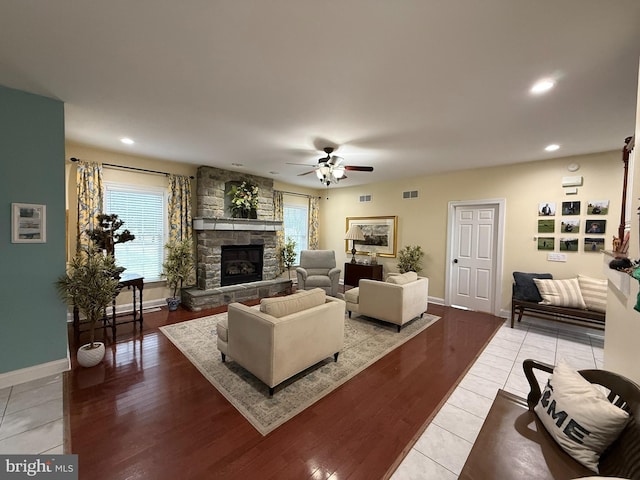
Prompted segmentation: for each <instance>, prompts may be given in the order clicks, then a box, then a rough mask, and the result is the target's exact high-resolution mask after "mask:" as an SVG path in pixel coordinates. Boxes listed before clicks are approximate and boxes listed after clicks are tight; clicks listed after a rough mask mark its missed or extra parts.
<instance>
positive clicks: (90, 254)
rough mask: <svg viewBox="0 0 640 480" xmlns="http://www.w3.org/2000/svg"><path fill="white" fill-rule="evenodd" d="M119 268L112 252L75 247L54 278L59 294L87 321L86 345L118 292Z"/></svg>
mask: <svg viewBox="0 0 640 480" xmlns="http://www.w3.org/2000/svg"><path fill="white" fill-rule="evenodd" d="M123 270H124V268H122V267H118V266H116V261H115V258H114V257H113V255H109V254H106V255H105V254H104V253H103V252H102V251H101V250H100V249H98V248H96V247H95V246H90V247H88V248H85V249H81V250H79V251H78V253H77V254H76V256H75V257H74V258H73V259H72V260H71V263H70V264H69V267H68V270H67V272H66V273H65V274H64V275H62V276H61V277H59V278H58V280H56V283H55V285H56V288H57V290H58V293H59V294H60V297H61V298H62V299H63V300H64V301H65V302H67V304H69V305H72V306H75V307H77V308H78V310H79V311H80V312H82V313H83V314H84V315H85V317H86V319H87V320H88V321H89V336H90V337H89V338H90V345H91V346H90V348H94V342H95V326H96V322H98V320H100V319H101V318H102V316H103V315H104V311H105V309H106V308H107V307H108V306H109V305H110V304H111V302H113V299H114V298H115V296H116V295H117V294H118V277H119V276H120V273H122V271H123Z"/></svg>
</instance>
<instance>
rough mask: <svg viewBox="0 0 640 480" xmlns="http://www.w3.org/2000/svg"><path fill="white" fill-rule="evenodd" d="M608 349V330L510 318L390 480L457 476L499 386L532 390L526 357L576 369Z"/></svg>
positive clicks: (598, 360)
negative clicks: (516, 322) (563, 363)
mask: <svg viewBox="0 0 640 480" xmlns="http://www.w3.org/2000/svg"><path fill="white" fill-rule="evenodd" d="M603 347H604V332H600V331H597V330H593V329H590V328H581V327H574V326H572V325H564V324H557V325H555V324H553V323H552V322H544V321H537V320H536V319H523V321H522V324H521V325H518V326H517V327H516V328H514V329H512V328H510V326H509V323H507V322H505V324H504V325H503V326H502V328H500V330H499V331H498V332H497V333H496V335H495V337H494V338H493V339H492V340H491V342H490V343H489V345H487V347H486V348H485V350H484V351H483V352H482V354H481V355H480V356H479V357H478V360H477V361H476V363H474V364H473V366H472V367H471V369H470V370H469V372H468V373H467V375H466V376H465V377H464V378H463V379H462V381H461V382H460V384H459V385H458V387H457V388H456V390H454V392H453V393H452V394H451V396H450V397H449V399H448V400H447V402H446V403H445V404H444V405H443V406H442V408H441V409H440V411H439V412H438V413H437V414H436V416H435V418H434V419H433V421H432V422H431V424H430V425H429V426H428V427H427V429H426V430H425V432H424V433H423V434H422V436H421V437H420V439H419V440H418V441H417V442H416V444H415V445H414V446H413V448H412V449H411V451H410V452H409V454H408V455H407V456H406V457H405V459H404V461H403V462H402V463H401V464H400V466H399V467H398V469H397V470H396V471H395V473H394V474H393V476H392V477H391V480H418V479H419V480H425V479H438V480H450V479H456V478H458V474H459V473H460V471H461V470H462V467H463V465H464V462H465V461H466V459H467V456H468V455H469V452H470V451H471V447H472V446H473V442H475V439H476V437H477V435H478V432H479V431H480V428H481V427H482V422H483V421H484V418H485V417H486V415H487V413H489V409H490V408H491V404H492V403H493V399H494V397H495V395H496V392H497V390H498V389H499V388H502V389H503V390H506V391H509V392H512V393H515V394H517V395H519V396H522V397H526V396H527V394H528V393H529V387H528V385H529V384H528V383H527V379H526V378H525V376H524V372H523V370H522V362H523V360H525V359H527V358H533V359H536V360H541V361H543V362H547V363H550V364H555V363H557V362H559V361H560V360H561V359H564V360H565V361H566V362H567V363H568V364H569V365H571V366H572V367H574V368H576V369H585V368H603V355H604V350H603ZM538 373H539V372H538ZM536 377H537V378H538V381H539V383H540V384H541V386H543V385H544V383H546V378H547V375H546V374H542V373H541V374H539V375H538V374H536Z"/></svg>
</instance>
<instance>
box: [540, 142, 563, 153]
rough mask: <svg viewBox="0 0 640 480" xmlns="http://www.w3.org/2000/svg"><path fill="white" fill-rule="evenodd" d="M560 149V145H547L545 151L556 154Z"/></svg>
mask: <svg viewBox="0 0 640 480" xmlns="http://www.w3.org/2000/svg"><path fill="white" fill-rule="evenodd" d="M559 148H560V145H556V144H555V143H552V144H551V145H547V146H546V147H544V149H545V150H546V151H547V152H555V151H556V150H558V149H559Z"/></svg>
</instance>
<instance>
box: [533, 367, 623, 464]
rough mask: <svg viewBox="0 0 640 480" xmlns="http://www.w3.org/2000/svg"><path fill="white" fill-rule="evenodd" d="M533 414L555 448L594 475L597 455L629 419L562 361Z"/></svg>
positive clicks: (616, 435)
mask: <svg viewBox="0 0 640 480" xmlns="http://www.w3.org/2000/svg"><path fill="white" fill-rule="evenodd" d="M534 412H535V413H536V414H537V415H538V417H539V418H540V421H541V422H542V424H543V425H544V427H545V428H546V429H547V431H548V432H549V434H551V436H552V437H553V438H554V439H555V440H556V442H558V445H560V447H562V449H563V450H564V451H565V452H567V453H568V454H569V455H571V456H572V457H573V458H575V459H576V460H577V461H578V462H580V463H581V464H583V465H584V466H585V467H587V468H588V469H590V470H593V471H594V472H598V461H599V459H600V455H601V454H602V452H604V451H605V450H606V448H607V447H608V446H609V445H611V443H613V441H614V440H615V439H616V438H618V435H620V433H621V432H622V430H623V429H624V427H625V425H626V423H627V420H628V419H629V414H628V413H627V412H625V411H624V410H622V409H621V408H618V407H616V406H615V405H613V404H612V403H611V402H609V400H607V397H606V396H605V395H604V394H603V393H602V392H601V391H600V390H598V388H596V386H595V385H593V384H591V383H590V382H588V381H587V380H585V379H584V378H583V377H582V375H580V374H579V373H578V372H576V371H575V370H573V369H572V368H571V367H570V366H569V365H567V364H566V363H564V362H562V361H561V362H560V363H559V364H558V365H557V366H556V367H555V368H554V369H553V375H551V376H550V377H549V380H548V382H547V386H546V388H545V389H544V392H542V397H540V401H539V402H538V404H537V405H536V406H535V407H534Z"/></svg>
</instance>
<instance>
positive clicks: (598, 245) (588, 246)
mask: <svg viewBox="0 0 640 480" xmlns="http://www.w3.org/2000/svg"><path fill="white" fill-rule="evenodd" d="M600 250H604V238H602V237H600V238H594V237H585V238H584V251H585V252H599V251H600Z"/></svg>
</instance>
